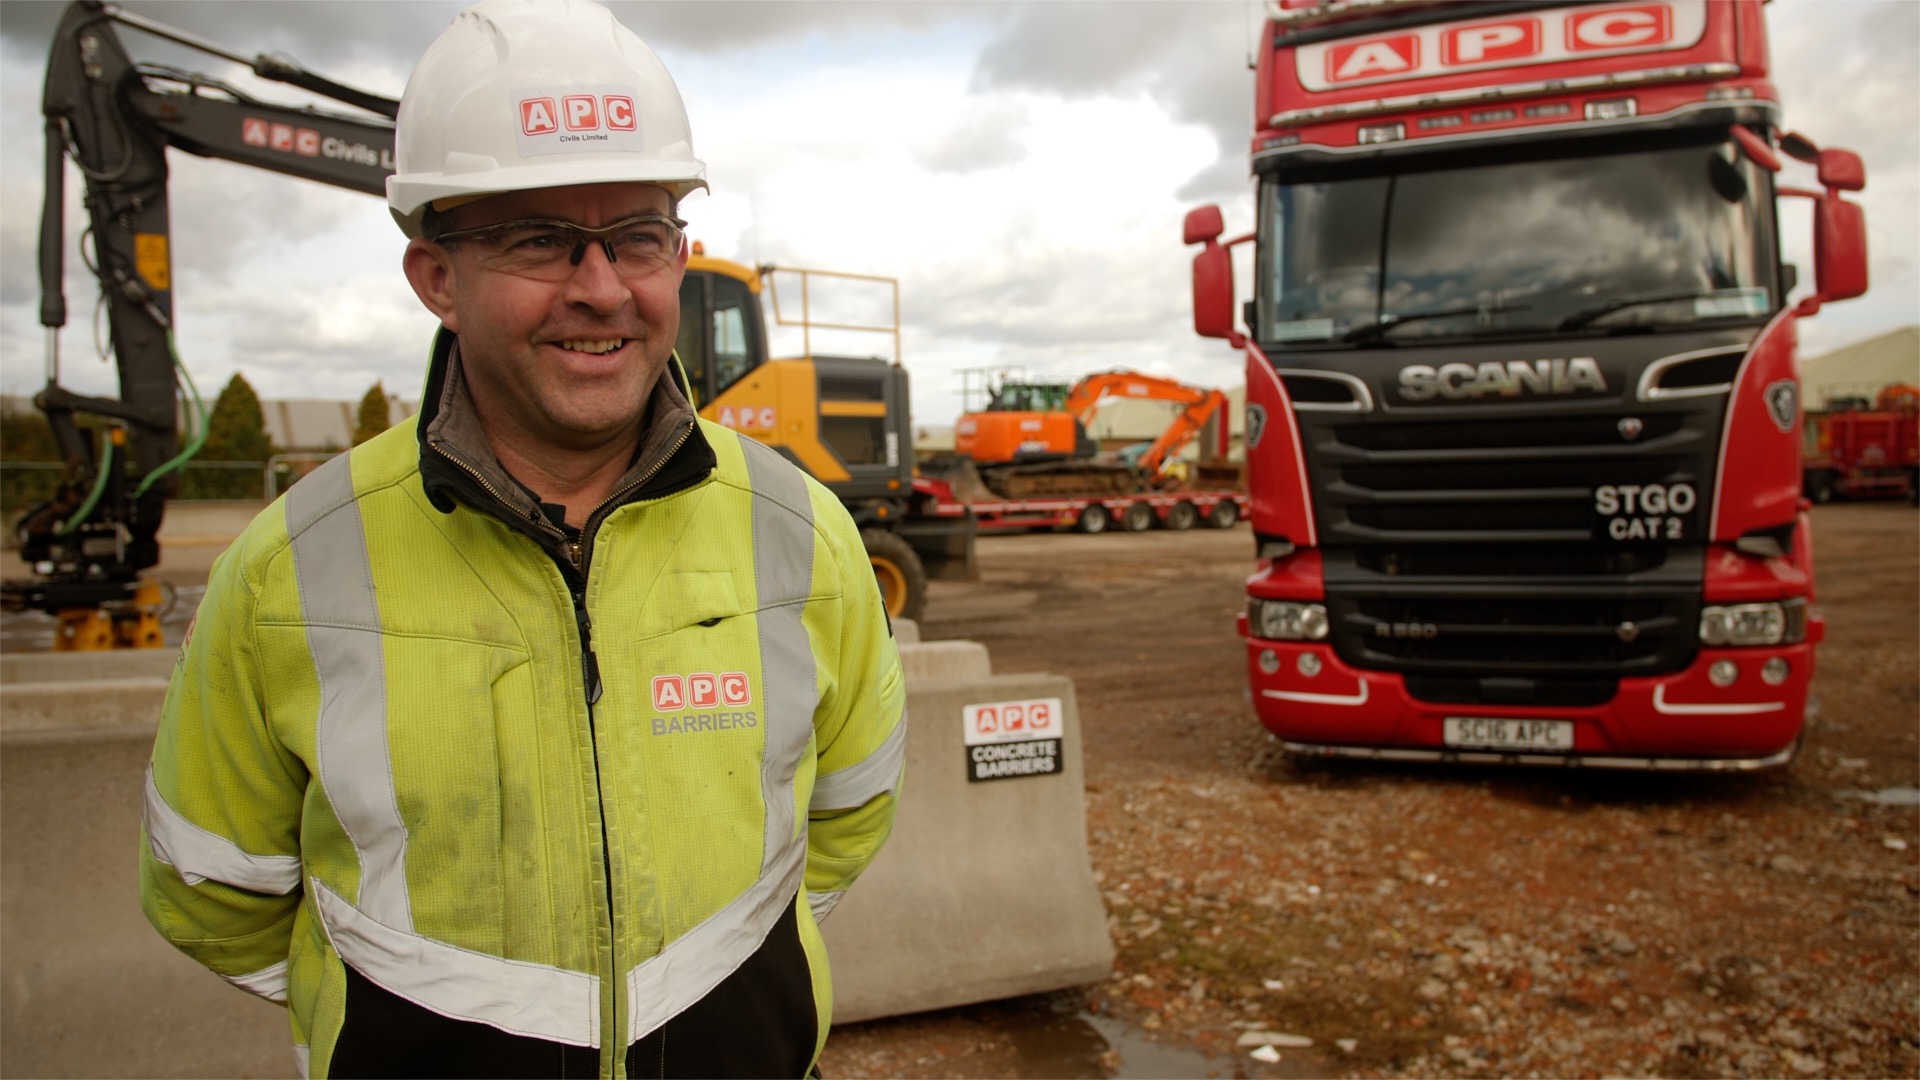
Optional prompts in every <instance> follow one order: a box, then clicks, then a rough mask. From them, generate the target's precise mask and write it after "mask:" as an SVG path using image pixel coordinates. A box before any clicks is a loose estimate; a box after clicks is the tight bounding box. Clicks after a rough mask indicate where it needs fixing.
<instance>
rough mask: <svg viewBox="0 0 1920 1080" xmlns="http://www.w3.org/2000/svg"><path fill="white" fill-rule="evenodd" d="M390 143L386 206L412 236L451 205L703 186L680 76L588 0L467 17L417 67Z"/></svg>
mask: <svg viewBox="0 0 1920 1080" xmlns="http://www.w3.org/2000/svg"><path fill="white" fill-rule="evenodd" d="M394 143H395V146H394V158H395V162H394V164H395V165H396V169H395V171H394V174H393V175H392V176H389V177H387V206H388V208H389V209H391V210H392V211H393V218H394V220H395V221H397V222H399V223H400V230H401V231H402V232H404V233H406V234H407V235H408V236H419V235H420V219H421V217H422V216H423V215H424V214H425V213H426V209H427V206H428V205H429V204H431V203H435V202H441V201H443V200H444V201H446V202H455V201H458V202H464V201H468V200H469V199H471V198H477V197H484V196H487V195H496V194H499V193H501V192H507V191H524V190H527V189H531V188H546V187H560V186H563V185H568V184H596V183H606V182H618V181H638V182H641V183H650V184H658V185H660V186H661V187H664V188H666V189H667V190H668V191H670V192H672V193H673V196H674V198H676V199H678V198H680V197H682V196H684V195H686V194H687V193H688V192H690V191H692V190H694V189H695V188H705V187H706V186H707V180H706V175H707V167H706V164H705V163H704V162H702V161H701V160H700V159H699V158H697V157H694V156H693V134H692V132H691V131H690V130H689V129H688V125H687V107H686V105H685V103H684V102H682V101H681V99H680V90H679V88H678V87H676V86H674V84H673V77H672V76H671V75H668V74H667V69H666V68H665V67H664V66H663V65H662V64H661V63H660V58H659V57H657V56H655V55H654V54H653V50H652V49H650V48H648V47H647V43H646V42H644V41H641V40H640V38H639V37H638V36H637V35H635V34H634V33H633V31H631V30H628V29H627V28H626V27H624V26H622V25H620V22H619V20H617V19H615V18H614V17H613V12H611V11H608V10H607V9H606V8H603V7H601V6H600V5H598V4H595V3H590V2H589V0H482V2H481V3H478V4H475V5H474V6H473V7H471V8H468V9H467V10H465V11H463V12H461V13H460V14H459V15H458V16H456V17H455V18H454V20H453V25H452V26H450V27H448V28H447V30H446V32H445V33H442V34H441V35H440V37H439V38H438V39H437V40H436V41H434V43H433V44H432V45H431V46H429V47H428V48H427V51H426V54H425V55H423V56H422V57H421V58H420V62H419V63H418V64H416V65H415V66H414V69H413V75H412V77H411V78H409V79H408V80H407V89H406V91H405V93H403V94H401V96H400V114H399V116H398V118H397V119H396V120H395V131H394ZM442 208H443V209H444V208H446V207H445V206H444V205H443V206H442Z"/></svg>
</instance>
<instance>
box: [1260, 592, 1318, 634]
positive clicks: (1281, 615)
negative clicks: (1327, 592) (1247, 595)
mask: <svg viewBox="0 0 1920 1080" xmlns="http://www.w3.org/2000/svg"><path fill="white" fill-rule="evenodd" d="M1247 622H1248V624H1249V625H1251V626H1252V627H1253V632H1254V634H1255V635H1256V636H1259V637H1263V638H1266V639H1267V640H1269V641H1321V640H1324V639H1325V638H1326V636H1327V609H1326V606H1325V605H1322V604H1296V603H1294V602H1293V601H1291V600H1248V601H1247Z"/></svg>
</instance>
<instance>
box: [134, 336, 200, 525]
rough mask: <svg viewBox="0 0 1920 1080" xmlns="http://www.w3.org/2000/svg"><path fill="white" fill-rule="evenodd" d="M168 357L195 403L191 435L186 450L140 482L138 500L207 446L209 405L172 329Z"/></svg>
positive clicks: (136, 496)
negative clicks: (184, 361)
mask: <svg viewBox="0 0 1920 1080" xmlns="http://www.w3.org/2000/svg"><path fill="white" fill-rule="evenodd" d="M167 355H168V356H171V357H173V369H174V370H175V371H177V372H179V373H180V381H181V383H183V384H184V385H185V386H186V388H187V394H188V397H189V399H190V400H191V401H192V402H193V408H192V409H190V410H188V412H187V419H188V421H189V429H188V430H189V431H190V432H191V434H189V435H188V436H187V446H186V449H184V450H182V451H180V452H179V453H178V454H175V455H174V456H173V457H171V458H169V459H167V460H166V461H165V462H162V463H161V464H160V466H159V467H158V468H156V469H154V470H153V471H152V472H150V473H148V474H147V475H146V477H145V478H144V479H142V480H141V481H140V486H139V487H136V488H134V489H133V497H134V498H136V499H137V498H139V497H140V496H142V495H145V494H146V493H147V489H148V488H150V487H152V486H153V485H154V482H155V481H157V480H159V479H160V478H161V477H163V476H165V475H167V474H168V473H170V472H173V471H175V470H177V469H179V468H180V467H181V466H183V465H185V464H186V463H187V462H188V461H189V460H190V459H191V458H192V457H193V455H195V454H197V453H199V452H200V448H201V447H203V446H205V445H206V444H207V404H206V402H204V401H202V400H201V398H200V391H199V389H198V388H196V387H195V386H194V385H193V376H192V375H189V374H187V365H185V364H183V363H181V362H180V352H179V350H178V349H175V348H174V345H173V330H172V328H171V327H169V328H168V330H167Z"/></svg>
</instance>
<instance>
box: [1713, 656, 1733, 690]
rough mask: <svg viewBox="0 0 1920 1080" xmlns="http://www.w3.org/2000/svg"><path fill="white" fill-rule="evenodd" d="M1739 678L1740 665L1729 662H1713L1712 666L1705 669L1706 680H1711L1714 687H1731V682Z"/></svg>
mask: <svg viewBox="0 0 1920 1080" xmlns="http://www.w3.org/2000/svg"><path fill="white" fill-rule="evenodd" d="M1739 677H1740V665H1739V664H1736V663H1734V662H1733V661H1731V660H1715V661H1714V662H1713V666H1712V667H1709V668H1708V669H1707V678H1708V679H1709V680H1711V681H1712V683H1713V685H1715V686H1719V687H1728V686H1732V685H1733V680H1735V679H1737V678H1739Z"/></svg>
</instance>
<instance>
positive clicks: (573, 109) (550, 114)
mask: <svg viewBox="0 0 1920 1080" xmlns="http://www.w3.org/2000/svg"><path fill="white" fill-rule="evenodd" d="M562 127H565V128H566V129H567V130H568V131H599V130H601V129H602V128H605V129H606V130H608V131H632V130H634V129H635V128H636V127H638V124H637V123H636V121H635V120H634V115H633V99H632V98H630V97H628V96H627V95H625V94H568V95H567V96H565V97H563V98H561V99H560V100H559V101H558V102H556V101H554V99H553V98H550V97H536V98H527V99H526V100H525V101H522V102H521V103H520V134H522V135H551V134H554V133H555V132H558V131H559V130H560V129H561V128H562Z"/></svg>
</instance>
